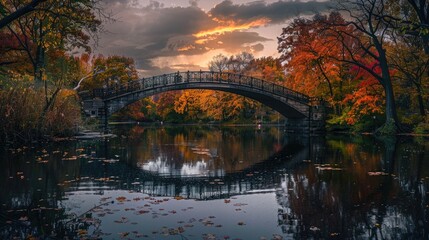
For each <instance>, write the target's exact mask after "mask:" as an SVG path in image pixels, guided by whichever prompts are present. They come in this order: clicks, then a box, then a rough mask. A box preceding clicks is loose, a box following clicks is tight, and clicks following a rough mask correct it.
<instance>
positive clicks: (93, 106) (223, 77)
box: [80, 71, 325, 132]
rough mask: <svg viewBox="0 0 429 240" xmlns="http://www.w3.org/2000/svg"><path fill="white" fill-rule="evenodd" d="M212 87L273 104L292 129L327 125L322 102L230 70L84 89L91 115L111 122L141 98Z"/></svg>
mask: <svg viewBox="0 0 429 240" xmlns="http://www.w3.org/2000/svg"><path fill="white" fill-rule="evenodd" d="M186 89H209V90H217V91H224V92H230V93H234V94H238V95H242V96H245V97H248V98H250V99H253V100H256V101H258V102H261V103H262V104H264V105H266V106H268V107H271V108H272V109H274V110H276V111H278V112H279V113H280V114H282V115H283V116H285V117H286V118H287V124H286V125H287V127H288V129H289V130H290V131H300V132H318V131H323V130H324V126H325V108H324V106H323V103H322V101H320V100H316V99H312V98H310V97H309V96H307V95H305V94H302V93H299V92H296V91H293V90H291V89H288V88H286V87H284V86H281V85H278V84H275V83H272V82H268V81H264V80H262V79H258V78H254V77H251V76H246V75H242V74H235V73H229V72H210V71H187V72H176V73H171V74H163V75H159V76H153V77H149V78H142V79H139V80H133V81H129V82H127V83H122V84H117V85H114V86H110V87H105V88H99V89H94V90H93V91H92V92H81V93H80V96H81V98H82V100H83V109H84V112H85V114H86V115H87V116H90V117H96V118H98V119H100V120H102V121H103V122H104V123H105V124H107V119H108V118H109V117H110V116H111V115H112V114H113V113H115V112H117V111H119V110H120V109H122V108H124V107H126V106H128V105H129V104H131V103H134V102H135V101H138V100H139V99H142V98H146V97H149V96H152V95H156V94H159V93H163V92H168V91H174V90H186Z"/></svg>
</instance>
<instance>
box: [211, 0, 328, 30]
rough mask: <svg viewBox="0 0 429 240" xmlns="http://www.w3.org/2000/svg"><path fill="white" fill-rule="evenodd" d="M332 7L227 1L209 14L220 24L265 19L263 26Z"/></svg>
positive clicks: (280, 2)
mask: <svg viewBox="0 0 429 240" xmlns="http://www.w3.org/2000/svg"><path fill="white" fill-rule="evenodd" d="M331 5H332V2H330V1H324V2H316V1H309V2H301V1H278V2H274V3H270V4H268V3H266V2H265V1H255V2H251V3H248V4H234V3H233V2H232V1H231V0H225V1H223V2H221V3H220V4H217V5H216V6H215V7H214V8H213V9H211V10H210V11H209V14H210V15H211V16H212V17H213V18H215V19H216V20H218V21H220V22H222V21H223V22H231V21H232V22H235V23H238V24H246V23H250V22H254V21H256V20H258V19H264V22H263V24H267V22H269V23H270V24H278V23H283V22H285V21H286V20H288V19H290V18H292V17H296V16H299V15H302V14H314V13H318V12H322V11H326V10H328V9H329V8H330V7H331ZM261 25H262V24H261Z"/></svg>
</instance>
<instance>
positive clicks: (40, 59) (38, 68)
mask: <svg viewBox="0 0 429 240" xmlns="http://www.w3.org/2000/svg"><path fill="white" fill-rule="evenodd" d="M44 55H45V53H44V50H43V47H42V46H38V47H37V52H36V62H35V64H34V85H35V86H36V89H41V88H42V87H43V86H44V85H43V68H44V59H45V57H44Z"/></svg>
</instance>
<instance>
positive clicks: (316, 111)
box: [285, 104, 326, 133]
mask: <svg viewBox="0 0 429 240" xmlns="http://www.w3.org/2000/svg"><path fill="white" fill-rule="evenodd" d="M308 110H309V111H308V112H309V113H308V117H306V118H304V119H302V118H298V119H287V121H286V126H285V127H286V131H289V132H297V133H323V132H325V122H326V111H325V106H324V105H323V104H320V105H311V106H309V109H308Z"/></svg>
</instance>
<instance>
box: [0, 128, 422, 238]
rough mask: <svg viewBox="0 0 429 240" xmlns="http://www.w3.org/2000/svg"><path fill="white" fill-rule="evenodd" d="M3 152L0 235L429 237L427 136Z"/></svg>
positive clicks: (233, 138) (129, 140)
mask: <svg viewBox="0 0 429 240" xmlns="http://www.w3.org/2000/svg"><path fill="white" fill-rule="evenodd" d="M113 132H114V133H115V134H116V136H117V137H115V138H110V139H92V140H76V141H71V142H61V143H52V144H46V145H43V146H25V147H21V148H17V149H16V148H9V147H2V148H1V149H0V159H1V161H0V191H1V193H0V204H1V205H0V239H25V238H29V237H39V238H40V239H64V238H68V239H331V238H332V239H344V238H346V239H368V238H371V239H429V143H428V138H426V139H425V138H409V137H397V138H389V139H387V138H386V139H376V138H373V137H371V136H319V137H318V136H314V137H309V136H305V135H291V134H288V133H286V132H284V130H283V129H282V128H275V127H273V128H261V129H257V128H253V127H230V128H227V127H208V126H186V127H185V126H163V127H142V126H117V127H114V128H113Z"/></svg>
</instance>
